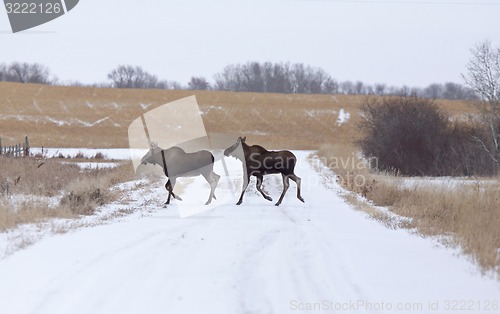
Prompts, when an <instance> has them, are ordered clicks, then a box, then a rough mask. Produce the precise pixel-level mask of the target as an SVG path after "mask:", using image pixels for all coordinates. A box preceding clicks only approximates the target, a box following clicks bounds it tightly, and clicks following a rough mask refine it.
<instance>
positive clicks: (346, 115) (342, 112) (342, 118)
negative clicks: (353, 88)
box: [337, 108, 351, 126]
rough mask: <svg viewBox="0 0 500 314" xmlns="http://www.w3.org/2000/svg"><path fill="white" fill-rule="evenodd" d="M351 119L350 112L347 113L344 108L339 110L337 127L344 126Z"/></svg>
mask: <svg viewBox="0 0 500 314" xmlns="http://www.w3.org/2000/svg"><path fill="white" fill-rule="evenodd" d="M350 117H351V114H350V113H349V112H347V111H345V110H344V108H341V109H340V110H339V117H338V119H337V125H338V126H341V125H342V124H344V123H346V122H347V121H348V120H349V118H350Z"/></svg>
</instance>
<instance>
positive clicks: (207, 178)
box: [203, 173, 217, 205]
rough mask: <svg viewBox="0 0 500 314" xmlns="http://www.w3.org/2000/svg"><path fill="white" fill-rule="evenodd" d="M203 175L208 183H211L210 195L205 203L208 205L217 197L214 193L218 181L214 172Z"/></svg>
mask: <svg viewBox="0 0 500 314" xmlns="http://www.w3.org/2000/svg"><path fill="white" fill-rule="evenodd" d="M203 177H204V178H205V180H207V182H208V184H210V195H209V196H208V200H207V201H206V203H205V205H208V204H210V203H211V202H212V198H214V199H215V197H214V193H215V187H216V186H217V181H216V180H215V179H214V177H213V176H212V173H209V174H203Z"/></svg>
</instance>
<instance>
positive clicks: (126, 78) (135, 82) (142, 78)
mask: <svg viewBox="0 0 500 314" xmlns="http://www.w3.org/2000/svg"><path fill="white" fill-rule="evenodd" d="M108 79H110V80H111V81H113V86H114V87H116V88H158V78H157V77H156V76H155V75H152V74H149V73H148V72H146V71H144V70H143V69H142V68H141V67H139V66H135V67H134V66H131V65H120V66H118V67H117V68H116V69H114V70H113V71H111V72H110V73H109V74H108Z"/></svg>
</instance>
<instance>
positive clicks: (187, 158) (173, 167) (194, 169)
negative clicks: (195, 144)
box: [141, 146, 220, 205]
mask: <svg viewBox="0 0 500 314" xmlns="http://www.w3.org/2000/svg"><path fill="white" fill-rule="evenodd" d="M214 160H215V159H214V156H213V155H212V153H210V152H209V151H206V150H201V151H198V152H195V153H186V152H185V151H184V150H183V149H182V148H180V147H176V146H174V147H171V148H168V149H162V148H161V147H158V146H153V147H151V149H150V150H149V151H148V152H147V153H146V155H144V157H142V159H141V164H143V165H146V164H153V165H160V166H161V167H162V168H163V172H164V173H165V175H166V176H167V177H168V181H167V183H166V184H165V189H166V190H167V191H168V199H167V201H166V202H165V204H166V205H168V204H170V197H171V196H173V197H174V198H175V199H177V200H179V201H182V199H181V198H180V197H179V196H177V195H175V193H174V186H175V181H176V180H177V178H179V177H195V176H198V175H202V176H203V177H204V178H205V180H207V182H208V184H210V195H209V197H208V201H207V202H206V203H205V205H208V204H210V203H211V202H212V198H213V199H216V197H215V187H216V186H217V183H218V182H219V179H220V176H219V175H218V174H216V173H215V172H214Z"/></svg>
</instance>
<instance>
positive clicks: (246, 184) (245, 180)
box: [236, 176, 250, 205]
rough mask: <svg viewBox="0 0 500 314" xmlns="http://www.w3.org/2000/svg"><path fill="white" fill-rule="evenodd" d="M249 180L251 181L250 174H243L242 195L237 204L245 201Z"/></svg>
mask: <svg viewBox="0 0 500 314" xmlns="http://www.w3.org/2000/svg"><path fill="white" fill-rule="evenodd" d="M248 182H250V176H243V185H242V186H241V196H240V199H239V200H238V203H236V205H241V202H243V195H245V190H246V189H247V186H248Z"/></svg>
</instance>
